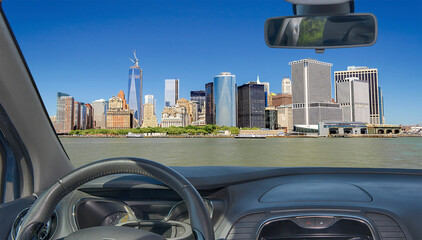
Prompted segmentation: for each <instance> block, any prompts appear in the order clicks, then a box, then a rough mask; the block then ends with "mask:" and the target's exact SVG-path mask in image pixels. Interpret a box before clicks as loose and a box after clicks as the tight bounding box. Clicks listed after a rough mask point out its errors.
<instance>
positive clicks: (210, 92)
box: [205, 82, 215, 124]
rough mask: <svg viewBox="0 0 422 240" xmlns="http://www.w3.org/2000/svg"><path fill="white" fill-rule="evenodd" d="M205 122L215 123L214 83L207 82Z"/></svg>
mask: <svg viewBox="0 0 422 240" xmlns="http://www.w3.org/2000/svg"><path fill="white" fill-rule="evenodd" d="M205 124H215V103H214V83H213V82H210V83H207V84H205Z"/></svg>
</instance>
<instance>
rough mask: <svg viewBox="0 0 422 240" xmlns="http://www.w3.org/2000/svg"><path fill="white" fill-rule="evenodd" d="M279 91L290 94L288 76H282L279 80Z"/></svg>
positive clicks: (290, 83)
mask: <svg viewBox="0 0 422 240" xmlns="http://www.w3.org/2000/svg"><path fill="white" fill-rule="evenodd" d="M281 93H282V94H289V95H291V94H292V81H290V78H289V77H283V80H282V81H281Z"/></svg>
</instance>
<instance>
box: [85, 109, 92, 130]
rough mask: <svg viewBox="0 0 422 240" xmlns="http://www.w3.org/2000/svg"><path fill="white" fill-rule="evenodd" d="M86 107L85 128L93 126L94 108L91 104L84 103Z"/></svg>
mask: <svg viewBox="0 0 422 240" xmlns="http://www.w3.org/2000/svg"><path fill="white" fill-rule="evenodd" d="M85 108H86V117H85V119H86V127H85V129H91V128H94V108H93V107H92V105H91V104H89V103H85Z"/></svg>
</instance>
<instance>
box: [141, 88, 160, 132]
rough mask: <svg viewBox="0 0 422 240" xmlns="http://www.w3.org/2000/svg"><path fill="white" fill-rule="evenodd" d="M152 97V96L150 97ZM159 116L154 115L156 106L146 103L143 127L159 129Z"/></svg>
mask: <svg viewBox="0 0 422 240" xmlns="http://www.w3.org/2000/svg"><path fill="white" fill-rule="evenodd" d="M150 96H151V95H150ZM157 126H158V124H157V116H155V113H154V104H153V103H145V104H144V119H143V121H142V127H143V128H146V127H157Z"/></svg>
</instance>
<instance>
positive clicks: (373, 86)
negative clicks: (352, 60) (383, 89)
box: [334, 66, 384, 124]
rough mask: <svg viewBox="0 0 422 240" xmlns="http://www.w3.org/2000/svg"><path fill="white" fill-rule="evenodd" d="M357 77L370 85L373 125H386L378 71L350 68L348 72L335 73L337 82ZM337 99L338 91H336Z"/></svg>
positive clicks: (370, 106)
mask: <svg viewBox="0 0 422 240" xmlns="http://www.w3.org/2000/svg"><path fill="white" fill-rule="evenodd" d="M350 77H356V78H358V79H359V80H362V81H364V82H367V83H368V86H369V88H368V91H369V117H370V123H371V124H382V123H384V112H383V109H382V105H383V104H382V102H381V101H382V97H381V93H380V88H379V85H378V69H376V68H369V67H356V66H349V67H347V71H335V72H334V80H335V82H338V81H344V80H345V79H346V78H350ZM335 93H336V99H337V89H336V90H335Z"/></svg>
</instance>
